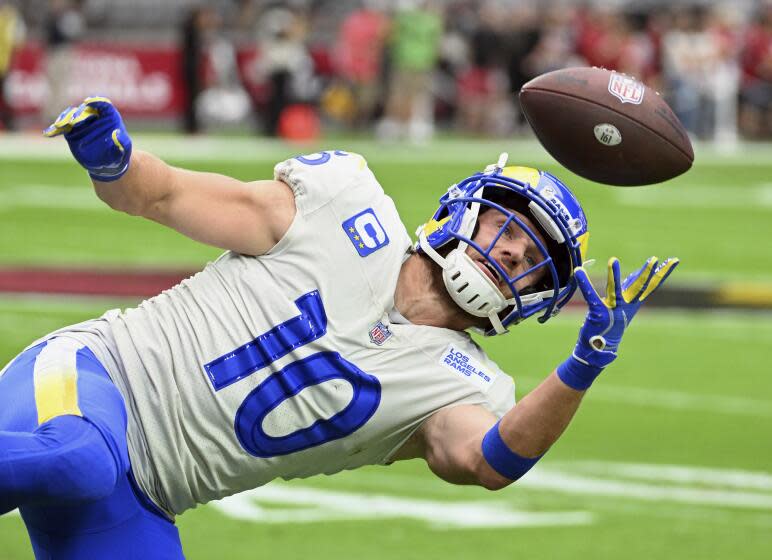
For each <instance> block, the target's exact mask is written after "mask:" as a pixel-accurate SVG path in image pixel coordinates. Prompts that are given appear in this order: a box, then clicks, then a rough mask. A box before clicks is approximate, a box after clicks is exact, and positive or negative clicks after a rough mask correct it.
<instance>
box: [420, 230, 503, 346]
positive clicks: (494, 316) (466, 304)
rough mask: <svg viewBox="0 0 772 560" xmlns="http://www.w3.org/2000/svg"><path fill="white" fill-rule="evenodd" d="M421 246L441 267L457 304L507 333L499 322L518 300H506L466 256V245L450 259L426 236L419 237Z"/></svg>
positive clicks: (459, 248) (444, 278)
mask: <svg viewBox="0 0 772 560" xmlns="http://www.w3.org/2000/svg"><path fill="white" fill-rule="evenodd" d="M418 243H419V244H420V246H421V249H423V251H424V253H426V254H427V255H428V256H429V258H431V259H432V260H433V261H434V262H436V263H437V264H438V265H440V267H441V268H442V280H443V281H444V282H445V287H446V288H447V290H448V293H449V294H450V297H451V298H452V299H453V301H454V302H456V304H457V305H458V306H459V307H460V308H461V309H463V310H464V311H466V312H467V313H469V314H470V315H474V316H475V317H487V318H488V320H489V321H490V322H491V325H492V326H493V329H494V330H495V331H496V333H497V334H503V333H505V332H507V329H506V328H504V325H502V324H501V319H499V315H498V314H499V312H501V311H502V310H504V309H506V308H507V307H509V306H510V305H515V303H516V302H515V299H514V298H512V299H507V298H505V297H504V294H502V293H501V290H499V288H498V286H496V284H494V283H493V282H492V281H491V279H490V278H488V276H487V275H486V274H485V273H484V272H483V271H482V270H480V267H479V266H477V265H476V264H475V262H474V261H473V260H472V259H471V258H470V257H469V255H467V254H466V252H465V249H466V243H463V242H461V243H459V246H458V247H457V248H455V249H453V250H452V251H451V252H450V253H449V254H448V256H447V258H445V257H443V256H442V255H440V254H439V253H438V252H437V251H436V250H435V249H434V248H433V247H432V246H431V245H429V242H428V241H427V240H426V235H425V234H424V233H423V232H421V233H419V235H418Z"/></svg>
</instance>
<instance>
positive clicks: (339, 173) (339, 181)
mask: <svg viewBox="0 0 772 560" xmlns="http://www.w3.org/2000/svg"><path fill="white" fill-rule="evenodd" d="M274 178H275V179H276V180H278V181H284V182H285V183H287V184H288V185H289V186H290V188H291V189H292V192H293V193H294V194H295V204H296V207H297V208H298V211H299V212H300V213H301V214H302V215H304V216H307V215H308V214H311V213H313V212H315V211H316V210H318V209H319V208H321V207H322V206H324V205H325V204H327V203H328V202H330V201H332V200H334V199H335V198H336V197H337V196H339V195H340V194H341V193H343V192H346V191H347V190H363V189H370V190H372V191H373V194H374V195H375V194H376V192H377V193H379V194H382V193H383V189H382V188H381V186H380V185H379V184H378V182H377V180H376V179H375V177H374V176H373V174H372V172H371V171H370V169H369V168H368V167H367V161H365V158H363V157H362V156H361V155H359V154H355V153H352V152H344V151H342V150H334V151H325V152H318V153H315V154H309V155H304V156H296V157H293V158H290V159H288V160H286V161H283V162H281V163H279V164H277V165H276V167H275V168H274Z"/></svg>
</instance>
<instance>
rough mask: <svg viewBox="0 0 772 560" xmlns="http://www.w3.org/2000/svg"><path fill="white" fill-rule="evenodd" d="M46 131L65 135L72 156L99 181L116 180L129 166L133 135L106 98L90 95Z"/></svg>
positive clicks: (45, 132) (62, 115)
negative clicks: (130, 135)
mask: <svg viewBox="0 0 772 560" xmlns="http://www.w3.org/2000/svg"><path fill="white" fill-rule="evenodd" d="M43 134H44V135H45V136H48V137H53V136H59V135H60V134H63V135H64V138H65V140H67V143H68V144H69V146H70V151H71V152H72V155H73V156H74V157H75V159H76V160H77V161H78V163H80V164H81V165H82V166H83V167H85V168H86V170H87V171H88V173H89V175H90V176H91V178H92V179H94V180H96V181H115V180H116V179H119V178H120V177H121V176H123V174H124V173H126V170H127V169H128V168H129V160H130V159H131V138H130V137H129V134H128V133H127V132H126V127H125V126H124V124H123V119H122V118H121V115H120V113H119V112H118V110H117V109H116V108H115V106H114V105H113V104H112V102H111V101H110V100H109V99H107V98H106V97H87V98H86V99H85V100H83V103H81V104H80V105H79V106H77V107H68V108H67V109H65V110H64V111H62V113H61V114H60V115H59V117H58V118H57V119H56V121H55V122H54V123H53V124H52V125H51V126H49V127H48V128H46V129H45V130H44V131H43Z"/></svg>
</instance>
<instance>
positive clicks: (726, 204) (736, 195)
mask: <svg viewBox="0 0 772 560" xmlns="http://www.w3.org/2000/svg"><path fill="white" fill-rule="evenodd" d="M614 198H615V199H616V201H617V202H618V203H619V204H623V205H626V206H639V207H647V208H743V209H759V208H764V209H766V208H772V184H771V183H760V184H750V185H743V186H742V188H741V189H738V188H728V187H726V186H715V185H700V186H699V189H697V188H694V189H689V188H679V189H666V188H657V189H647V190H640V189H638V190H636V189H616V190H615V191H614Z"/></svg>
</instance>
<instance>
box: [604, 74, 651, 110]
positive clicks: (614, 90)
mask: <svg viewBox="0 0 772 560" xmlns="http://www.w3.org/2000/svg"><path fill="white" fill-rule="evenodd" d="M608 91H609V93H610V94H612V95H613V96H615V97H617V98H618V99H619V100H620V101H621V102H622V103H632V104H634V105H640V104H641V102H642V101H643V93H644V92H645V91H646V90H645V88H644V87H643V84H642V83H641V82H639V81H637V80H634V79H633V78H631V77H629V76H625V75H624V74H617V73H616V72H612V73H611V77H610V78H609V80H608Z"/></svg>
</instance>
